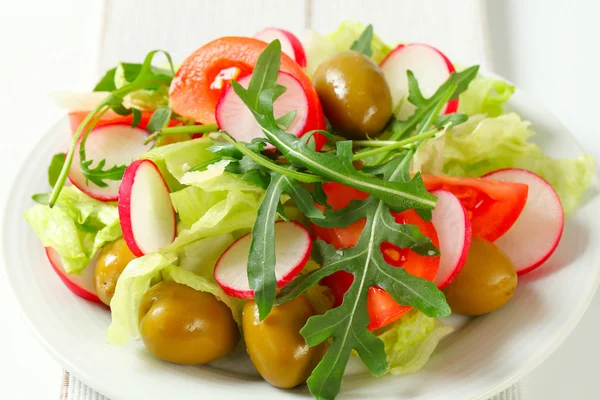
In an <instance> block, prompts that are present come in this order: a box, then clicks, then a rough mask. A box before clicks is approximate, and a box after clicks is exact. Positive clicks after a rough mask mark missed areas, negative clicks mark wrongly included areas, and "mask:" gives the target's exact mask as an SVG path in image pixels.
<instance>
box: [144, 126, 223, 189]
mask: <svg viewBox="0 0 600 400" xmlns="http://www.w3.org/2000/svg"><path fill="white" fill-rule="evenodd" d="M210 146H212V142H211V141H210V139H209V138H208V137H202V138H199V139H194V140H188V141H185V142H179V143H173V144H170V145H168V146H161V147H156V148H154V149H152V150H150V151H149V152H147V153H146V154H144V155H143V156H142V157H141V158H143V159H146V160H151V161H153V162H154V163H155V164H156V165H157V166H158V168H159V170H160V172H161V174H162V176H163V177H164V178H165V180H166V181H167V184H168V185H169V188H170V189H171V191H176V190H179V189H181V188H183V187H184V185H183V184H181V183H180V182H179V179H181V178H182V177H183V175H184V174H185V173H186V172H188V171H189V170H190V169H191V168H193V167H195V166H196V165H200V164H203V163H205V162H207V161H210V160H212V159H215V158H217V156H215V154H214V153H212V152H210V151H209V150H207V149H208V148H209V147H210Z"/></svg>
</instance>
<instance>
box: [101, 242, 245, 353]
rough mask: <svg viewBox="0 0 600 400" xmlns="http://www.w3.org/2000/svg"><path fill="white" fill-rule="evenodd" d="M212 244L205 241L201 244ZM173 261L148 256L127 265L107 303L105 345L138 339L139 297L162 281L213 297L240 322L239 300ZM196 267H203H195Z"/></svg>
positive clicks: (169, 256)
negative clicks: (108, 309)
mask: <svg viewBox="0 0 600 400" xmlns="http://www.w3.org/2000/svg"><path fill="white" fill-rule="evenodd" d="M213 243H214V242H213V241H210V240H209V241H208V242H205V243H204V244H205V245H208V244H213ZM176 262H177V256H176V255H175V254H173V253H152V254H148V255H146V256H143V257H140V258H136V259H134V260H132V261H131V262H130V263H129V264H128V265H127V267H126V268H125V270H124V271H123V273H122V274H121V276H120V277H119V280H118V281H117V288H116V290H115V295H114V296H113V299H112V301H111V302H110V309H111V314H112V322H111V324H110V326H109V327H108V331H107V341H108V343H109V344H113V345H124V344H126V343H127V342H128V341H130V340H135V339H137V338H138V337H139V334H140V330H139V320H138V318H139V309H140V303H141V301H142V297H143V296H144V294H145V293H146V292H147V291H148V289H150V288H151V287H152V286H153V285H155V284H156V283H157V282H160V281H163V280H167V281H175V282H177V283H180V284H183V285H186V286H189V287H190V288H192V289H195V290H197V291H200V292H206V293H210V294H212V295H214V296H215V297H216V298H217V299H218V300H220V301H222V302H223V303H224V304H225V305H227V306H228V307H229V308H230V309H231V314H232V315H233V318H234V320H235V321H236V322H238V324H239V323H241V317H242V308H243V306H244V303H243V302H242V301H240V300H238V299H234V298H232V297H229V296H227V295H226V294H225V292H223V290H222V289H221V288H220V287H219V285H217V283H216V282H214V281H212V280H210V279H206V278H203V277H201V276H199V275H197V274H195V273H194V272H193V271H188V270H186V269H183V268H181V267H178V266H176V265H175V263H176ZM208 262H210V261H208ZM197 268H199V269H202V268H206V267H204V266H202V265H198V266H197Z"/></svg>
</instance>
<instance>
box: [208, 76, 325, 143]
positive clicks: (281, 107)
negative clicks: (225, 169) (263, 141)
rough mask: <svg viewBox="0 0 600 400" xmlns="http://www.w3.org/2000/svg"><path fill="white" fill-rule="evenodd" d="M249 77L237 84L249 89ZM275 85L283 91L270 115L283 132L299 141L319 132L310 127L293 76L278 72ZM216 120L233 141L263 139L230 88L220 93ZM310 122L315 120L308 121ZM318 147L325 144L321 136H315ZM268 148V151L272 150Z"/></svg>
mask: <svg viewBox="0 0 600 400" xmlns="http://www.w3.org/2000/svg"><path fill="white" fill-rule="evenodd" d="M251 77H252V75H246V76H245V77H243V78H241V79H239V80H238V81H237V82H238V83H239V84H240V85H242V86H243V87H244V88H245V89H247V88H248V84H249V82H250V79H251ZM277 84H278V85H281V86H282V87H284V88H285V89H286V90H285V92H283V94H282V95H281V96H279V97H278V98H277V100H275V102H274V103H273V112H274V115H275V118H277V120H278V122H279V124H280V125H282V126H284V127H285V131H286V132H287V133H290V134H292V135H294V136H297V137H301V136H302V135H304V134H305V133H306V132H309V131H312V130H314V129H322V128H323V127H322V126H309V125H307V122H308V121H309V118H308V110H309V108H310V107H309V104H308V101H309V99H308V97H307V95H306V92H304V89H303V88H302V85H301V84H300V82H299V81H298V80H297V79H296V78H294V77H293V76H292V75H290V74H288V73H285V72H280V73H279V75H278V76H277ZM216 118H217V124H218V125H219V129H222V130H224V131H227V133H229V134H230V135H231V136H233V137H234V138H235V139H236V140H239V141H242V142H250V141H251V140H252V139H254V138H258V137H264V134H263V132H262V129H261V127H260V125H259V124H258V122H256V119H255V118H254V115H253V114H252V112H251V111H250V110H249V109H248V107H246V105H245V104H244V103H243V102H242V101H241V100H240V98H239V97H238V95H237V94H235V92H234V91H233V88H232V87H231V86H229V87H228V88H227V89H225V90H224V91H223V93H222V94H221V97H220V98H219V101H218V103H217V109H216ZM311 120H312V121H313V122H314V121H315V119H314V118H312V119H311ZM315 139H316V140H317V143H316V144H315V147H316V149H317V150H320V149H321V147H323V144H324V142H325V137H324V136H322V135H318V136H315ZM273 148H274V147H273V146H271V145H269V146H267V149H273Z"/></svg>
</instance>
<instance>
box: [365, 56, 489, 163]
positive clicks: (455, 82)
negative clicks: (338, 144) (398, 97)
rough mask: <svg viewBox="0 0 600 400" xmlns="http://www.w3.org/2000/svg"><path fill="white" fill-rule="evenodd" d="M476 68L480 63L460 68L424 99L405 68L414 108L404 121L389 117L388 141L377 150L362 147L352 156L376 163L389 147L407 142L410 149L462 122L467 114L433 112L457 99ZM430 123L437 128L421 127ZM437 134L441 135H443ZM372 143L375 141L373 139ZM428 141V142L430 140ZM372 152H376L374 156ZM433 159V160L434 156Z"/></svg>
mask: <svg viewBox="0 0 600 400" xmlns="http://www.w3.org/2000/svg"><path fill="white" fill-rule="evenodd" d="M478 70H479V66H473V67H469V68H467V69H465V70H463V71H460V72H454V73H452V74H451V75H450V77H449V78H448V80H447V81H446V82H445V83H444V84H443V85H441V86H440V87H439V88H438V89H437V91H436V92H435V93H434V94H433V95H431V96H430V97H429V98H425V97H424V96H423V93H421V90H420V89H419V83H418V82H417V79H416V78H415V75H414V74H413V73H412V71H406V77H407V78H408V89H409V95H408V97H407V98H406V99H407V101H408V102H410V103H411V104H412V105H414V106H415V107H416V109H415V110H414V112H413V113H412V115H411V116H410V117H409V118H408V119H406V120H404V119H402V118H400V119H399V118H397V117H395V118H393V119H392V121H391V122H390V124H389V126H388V128H387V131H389V134H386V139H387V140H386V142H387V143H391V144H389V145H387V146H384V147H381V148H379V149H373V150H368V151H364V150H363V151H362V152H359V153H358V154H356V155H355V157H360V158H361V159H363V160H365V162H366V163H367V165H370V166H372V165H378V164H381V163H383V162H384V161H386V160H388V159H389V157H390V150H391V149H392V148H393V150H394V151H397V149H399V148H403V147H404V146H406V145H410V146H409V148H410V147H413V148H414V147H420V146H419V145H420V144H421V143H422V142H423V140H425V138H431V137H432V136H435V135H436V134H438V133H440V132H443V131H445V130H448V129H450V128H452V127H453V126H456V125H459V124H461V123H463V122H465V121H466V120H467V119H468V117H467V116H466V115H464V114H456V113H454V114H448V115H439V114H440V112H441V111H439V112H438V114H437V115H433V113H432V111H434V110H435V111H438V109H439V110H442V109H443V108H444V107H445V104H446V103H448V101H452V100H454V99H456V98H458V96H459V95H460V93H463V92H464V91H465V90H467V88H468V86H469V83H470V82H471V81H472V80H473V79H474V78H475V77H476V76H477V71H478ZM423 121H426V122H427V124H426V125H423ZM430 124H432V125H433V126H435V127H436V128H437V129H432V130H427V129H423V126H429V125H430ZM417 128H418V129H417ZM415 129H417V134H416V135H414V134H413V133H414V131H415ZM421 135H423V136H426V137H423V136H421ZM440 136H442V137H443V136H445V135H440ZM417 139H418V140H417ZM415 140H416V141H415ZM374 142H375V143H376V141H374ZM394 142H395V144H394ZM429 142H431V140H430V141H429ZM394 146H398V147H394ZM438 147H439V146H438ZM438 147H434V150H437V148H438ZM404 148H405V147H404ZM374 155H376V157H373V156H374ZM367 156H368V157H367ZM421 158H422V157H421ZM432 158H433V157H432ZM433 161H435V159H433ZM433 161H432V162H433Z"/></svg>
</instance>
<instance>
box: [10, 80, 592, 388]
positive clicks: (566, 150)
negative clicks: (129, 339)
mask: <svg viewBox="0 0 600 400" xmlns="http://www.w3.org/2000/svg"><path fill="white" fill-rule="evenodd" d="M510 106H511V108H512V109H514V110H517V111H518V112H519V113H520V114H521V115H522V116H523V118H524V119H528V120H530V121H533V122H534V128H535V129H536V131H537V132H538V136H537V138H536V140H537V141H538V142H539V143H540V145H542V147H543V148H544V150H545V151H546V152H548V153H549V154H551V155H553V156H555V157H572V156H577V155H580V154H581V149H580V148H579V146H578V145H577V143H576V142H575V140H574V139H573V137H572V136H571V135H570V134H569V133H568V132H567V130H566V129H565V128H564V126H563V125H562V124H561V123H560V122H559V121H558V120H556V118H555V117H554V116H552V115H551V114H549V113H548V112H547V111H546V110H544V109H543V108H541V107H540V106H539V105H538V104H537V103H536V102H535V101H533V100H532V99H530V98H529V97H527V96H526V95H525V94H524V93H522V92H520V91H517V93H516V94H515V95H514V96H513V99H511V102H510ZM68 132H69V128H68V122H67V120H66V119H63V120H62V121H60V122H59V123H58V124H57V125H56V126H54V127H53V128H52V129H51V130H50V132H49V133H48V134H47V135H46V136H45V137H44V139H43V140H42V141H41V142H40V143H38V145H37V146H36V147H35V148H34V150H33V151H32V153H31V155H30V156H29V157H28V159H27V160H26V161H25V163H24V165H23V167H22V168H21V171H20V172H19V180H18V183H17V184H16V185H15V187H14V188H13V189H12V194H11V196H10V198H9V201H8V208H7V211H6V217H5V225H4V238H3V251H2V252H3V253H4V257H5V265H6V275H7V277H8V280H9V282H10V284H11V286H12V288H13V291H14V294H15V296H16V298H17V300H18V303H19V304H20V305H21V307H22V309H23V312H24V313H25V315H26V317H27V319H28V320H29V322H30V324H31V326H32V328H33V329H34V330H35V332H36V333H37V335H38V336H39V338H40V340H41V341H42V342H43V343H44V344H45V346H46V348H47V349H48V350H49V351H50V352H51V353H52V354H53V355H54V356H55V357H56V359H57V360H58V361H59V362H60V363H61V364H62V365H64V367H65V368H66V369H68V370H69V371H71V372H72V373H73V374H74V375H75V376H77V377H79V378H80V379H81V380H83V382H85V383H86V384H88V385H89V386H91V387H92V388H94V389H96V390H98V391H99V392H101V393H103V394H104V395H106V396H108V397H110V398H111V399H112V400H131V399H147V400H152V399H180V400H184V399H194V400H196V399H198V398H221V399H224V398H234V397H239V396H242V397H243V398H244V399H261V400H264V399H275V398H276V399H281V398H299V397H308V392H307V390H306V388H305V387H302V388H298V389H295V390H292V391H282V390H278V389H275V388H273V387H271V386H270V385H268V384H266V383H264V382H263V381H262V380H261V379H260V378H259V377H257V375H256V373H250V372H245V371H251V368H249V365H248V361H247V360H245V361H243V362H241V365H239V368H235V369H236V370H237V371H238V372H235V371H232V370H231V369H230V366H231V361H229V362H225V363H220V364H219V366H204V367H184V366H177V365H172V364H168V363H163V362H160V361H158V360H156V359H155V358H153V357H152V356H150V355H149V354H148V353H147V352H145V351H144V350H143V349H142V346H141V345H139V344H132V345H129V346H126V347H123V348H121V347H111V346H108V345H107V344H106V343H105V329H106V327H107V326H108V324H109V321H110V315H109V313H108V312H107V310H106V309H104V308H102V307H99V306H95V305H92V304H90V303H87V302H85V301H84V300H81V299H79V298H78V297H75V295H73V294H72V293H71V292H69V291H68V290H67V289H66V288H65V287H64V286H63V284H62V282H61V281H60V280H59V278H58V277H57V276H56V275H55V273H54V272H53V271H52V269H51V268H50V265H49V264H48V261H47V260H46V257H45V255H44V251H43V249H42V246H41V244H40V242H39V240H38V239H37V237H36V236H35V235H34V233H33V231H32V230H31V229H30V228H29V227H28V226H27V224H26V222H25V220H24V219H23V218H22V215H21V214H22V212H23V211H24V210H25V209H27V208H28V207H29V206H30V205H31V204H32V202H31V200H30V197H31V195H32V194H33V193H39V192H44V191H47V190H48V187H47V183H46V175H45V171H46V168H47V166H48V163H49V161H50V158H51V157H52V155H53V154H54V153H56V152H57V151H59V150H63V149H64V148H65V147H66V142H67V140H68V138H69V134H68ZM575 178H576V177H575ZM597 187H598V184H597V182H594V184H593V188H592V190H590V191H589V192H588V194H587V196H586V199H585V201H584V204H582V206H581V207H580V208H579V209H578V210H577V211H576V212H575V213H574V214H573V215H571V216H569V218H568V219H567V223H566V226H565V231H564V235H563V240H562V242H561V244H560V246H559V249H558V251H557V252H556V253H555V255H554V256H553V257H552V258H551V259H550V261H549V262H548V263H547V264H546V265H545V267H544V268H540V269H539V270H536V271H534V272H532V273H530V274H529V275H527V276H526V277H524V278H523V279H521V282H520V285H519V288H518V289H517V292H516V294H515V296H514V298H513V299H512V301H511V302H510V303H509V304H508V305H507V306H506V307H504V308H503V309H501V310H500V311H497V312H495V313H492V314H490V315H488V316H485V317H480V318H477V319H474V320H471V321H470V322H469V323H468V324H466V325H465V326H464V327H462V328H461V329H459V330H458V331H457V332H456V333H455V334H453V335H452V336H451V337H450V338H448V339H447V340H445V341H444V342H443V343H442V344H441V345H440V347H439V349H438V351H437V353H436V354H435V355H434V357H432V359H431V360H430V362H429V363H428V364H427V366H426V368H425V369H423V370H422V371H420V372H419V373H416V374H413V375H409V376H405V377H384V378H379V379H374V378H371V377H369V376H367V375H366V374H363V373H353V374H352V375H351V376H347V377H346V379H345V381H344V384H343V389H342V394H341V395H340V398H354V399H358V398H361V399H362V398H377V399H387V398H394V399H413V400H416V399H447V400H469V399H482V400H483V399H488V398H489V397H491V396H492V395H494V394H496V393H498V392H499V391H501V390H502V389H504V388H506V387H508V386H509V385H511V384H512V383H514V382H515V381H516V380H517V379H519V378H520V377H522V376H523V375H524V374H526V373H527V372H528V371H530V370H531V369H533V368H534V367H535V366H536V365H537V364H539V363H540V362H541V361H542V360H544V359H545V358H546V357H548V356H549V355H550V354H551V353H552V352H553V351H554V350H555V349H556V348H557V347H558V345H559V344H560V343H561V342H562V341H563V340H564V339H565V338H566V336H567V335H568V334H569V333H570V332H571V330H572V329H573V328H574V327H575V324H576V323H577V322H578V321H579V319H580V318H581V316H582V315H583V313H584V311H585V309H586V308H587V306H588V304H589V302H590V300H591V298H592V296H593V294H594V292H595V290H596V287H597V285H598V281H599V277H600V273H599V271H600V246H598V245H597V244H598V243H600V225H598V224H597V223H594V221H597V216H598V214H600V196H598V195H597V193H598V189H597Z"/></svg>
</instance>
